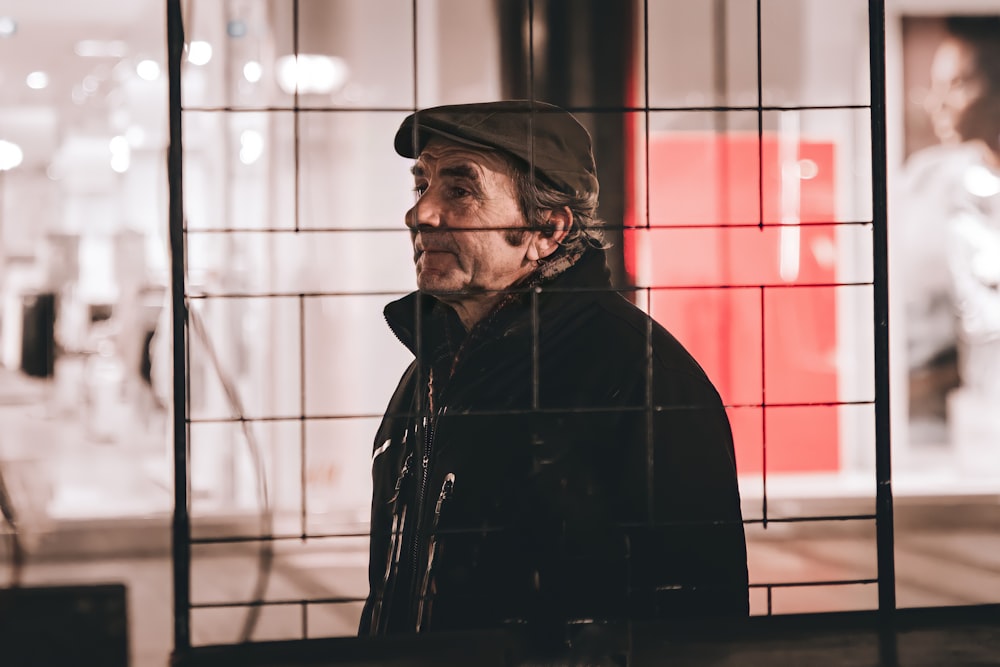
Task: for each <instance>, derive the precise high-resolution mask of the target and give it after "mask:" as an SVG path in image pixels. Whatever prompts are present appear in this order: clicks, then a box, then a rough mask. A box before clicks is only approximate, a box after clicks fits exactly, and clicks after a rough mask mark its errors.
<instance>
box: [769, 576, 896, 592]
mask: <svg viewBox="0 0 1000 667" xmlns="http://www.w3.org/2000/svg"><path fill="white" fill-rule="evenodd" d="M875 583H878V578H874V579H828V580H825V581H780V582H772V583H769V584H750V588H766V589H768V590H772V589H775V588H812V587H814V586H859V585H869V584H875Z"/></svg>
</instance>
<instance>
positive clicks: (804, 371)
mask: <svg viewBox="0 0 1000 667" xmlns="http://www.w3.org/2000/svg"><path fill="white" fill-rule="evenodd" d="M759 146H762V147H763V149H762V150H761V149H760V148H759ZM797 150H798V158H799V161H800V164H801V163H802V161H811V164H810V165H808V166H810V167H811V166H815V173H814V174H813V173H810V172H811V169H807V172H806V173H807V175H808V176H810V177H809V178H802V179H798V185H799V189H798V193H797V196H798V209H797V211H795V210H793V211H792V213H797V215H798V219H799V220H801V221H802V222H832V221H833V220H834V180H833V164H834V152H833V146H832V145H831V144H829V143H822V142H802V143H800V144H799V146H798V147H797ZM761 157H762V158H763V169H762V170H760V169H759V168H758V163H759V161H760V159H761ZM649 164H650V174H649V179H648V187H649V219H650V220H649V221H650V225H651V227H653V229H651V230H648V231H647V230H643V231H639V232H630V233H627V234H626V236H625V254H626V266H627V267H629V269H630V270H631V271H633V272H639V273H640V275H639V276H638V277H639V278H640V279H641V281H642V283H643V284H644V285H649V286H651V287H654V288H657V287H666V288H670V289H659V290H657V289H654V291H653V292H652V297H651V303H650V312H651V313H652V314H653V316H654V317H655V318H656V319H657V320H658V321H660V322H662V323H663V324H664V325H665V326H666V327H667V328H668V329H670V331H671V332H673V333H674V335H676V336H677V337H678V338H679V339H680V340H681V342H683V343H684V344H685V345H686V346H687V347H688V349H689V350H691V352H692V354H694V356H695V357H696V358H697V359H698V360H699V361H700V362H701V363H702V365H703V366H704V367H705V369H706V371H707V372H708V374H709V375H710V376H711V377H712V379H713V381H714V382H715V383H716V385H717V386H718V388H719V390H720V392H721V393H722V395H723V399H724V400H725V401H726V402H727V403H728V404H731V405H747V404H760V403H761V402H763V401H764V398H765V397H766V402H767V403H815V402H832V401H836V400H837V369H836V364H835V358H836V333H835V332H836V326H835V325H836V300H835V291H834V290H835V288H833V287H823V288H818V287H808V288H806V287H796V288H784V287H776V288H768V289H764V290H761V289H760V288H759V287H755V285H795V284H825V285H830V284H832V283H834V282H835V273H834V270H835V267H832V266H825V265H821V264H820V263H819V262H817V261H816V257H815V254H814V253H813V252H811V248H813V247H815V246H816V245H817V244H825V245H833V244H835V242H836V239H835V236H834V227H832V226H826V225H824V226H816V227H801V226H795V227H786V228H775V227H767V228H762V229H757V228H749V229H747V228H740V229H726V228H725V225H731V224H757V223H758V222H759V221H760V220H761V214H763V218H764V221H765V222H767V223H777V222H779V221H781V219H782V218H781V214H782V212H783V210H782V209H786V210H785V211H784V212H785V213H788V210H787V209H788V207H789V204H788V200H786V201H785V202H782V199H781V198H782V192H781V185H782V184H781V174H780V171H779V168H778V142H777V139H776V138H775V137H773V136H769V135H765V136H764V138H763V143H762V144H761V143H759V142H758V138H757V135H756V134H752V135H750V134H747V135H742V134H736V135H725V136H723V135H716V134H706V133H684V134H676V135H654V136H653V137H651V138H650V146H649ZM761 174H763V200H762V202H761V199H760V195H761V188H760V186H759V183H760V182H761V179H760V175H761ZM787 183H788V181H787V177H786V184H787ZM793 185H794V182H793ZM794 201H795V200H794V199H793V200H792V202H793V203H794ZM643 217H644V216H643ZM632 218H633V219H632V220H630V221H629V222H630V224H636V220H635V218H636V216H635V215H634V214H633V215H632ZM641 222H642V221H640V224H641ZM691 225H698V226H699V227H698V228H693V229H688V228H684V227H687V226H691ZM783 247H784V251H783V250H782V248H783ZM782 261H784V262H785V264H784V266H782ZM632 277H633V278H637V276H636V274H635V273H633V276H632ZM733 285H737V286H740V287H739V288H729V289H727V288H722V289H719V288H718V287H722V286H733ZM678 286H688V287H690V289H674V288H676V287H678ZM696 287H701V288H702V289H695V288H696ZM704 287H716V289H703V288H704ZM762 314H763V318H764V320H763V327H762V326H761V324H762V323H761V316H762ZM762 331H763V344H762V340H761V335H762ZM762 355H763V359H762ZM775 411H778V412H779V413H780V414H772V413H773V412H775ZM740 412H743V413H746V412H747V411H732V412H731V416H732V417H733V420H732V423H733V431H734V435H735V437H736V446H737V460H738V464H739V468H740V472H741V473H748V472H758V471H760V470H761V469H762V467H763V460H764V457H763V455H762V453H761V451H760V450H761V448H762V445H763V438H764V437H766V438H767V449H768V451H767V468H768V470H769V471H787V472H793V471H795V472H804V471H821V470H822V471H829V470H836V469H837V468H838V460H839V455H838V432H837V408H836V407H833V406H820V407H811V406H810V407H797V408H791V407H790V408H780V409H778V408H768V409H767V410H766V415H767V416H766V422H765V424H766V428H765V429H762V428H761V422H760V418H759V415H758V417H757V418H756V419H752V418H747V419H743V418H740V417H737V416H736V415H737V414H739V413H740ZM750 412H753V411H750ZM804 434H808V437H807V438H806V437H804Z"/></svg>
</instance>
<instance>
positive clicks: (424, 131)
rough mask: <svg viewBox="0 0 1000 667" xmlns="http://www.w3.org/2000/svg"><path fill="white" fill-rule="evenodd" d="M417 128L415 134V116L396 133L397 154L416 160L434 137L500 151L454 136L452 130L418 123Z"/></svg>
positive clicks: (394, 142)
mask: <svg viewBox="0 0 1000 667" xmlns="http://www.w3.org/2000/svg"><path fill="white" fill-rule="evenodd" d="M416 128H417V129H416V132H414V122H413V116H410V117H409V118H407V119H406V120H404V121H403V124H402V125H400V127H399V129H398V130H397V131H396V137H395V139H393V147H394V148H395V149H396V153H398V154H399V155H401V156H403V157H408V158H416V157H417V156H419V155H420V153H421V151H423V150H424V148H425V147H426V146H427V144H428V143H429V142H430V140H431V139H433V138H434V137H440V138H442V139H447V140H448V141H451V142H454V143H456V144H462V145H464V146H472V147H473V148H479V149H481V150H488V151H495V150H498V149H497V147H496V146H490V145H488V144H483V143H479V142H476V141H473V140H471V139H468V138H467V137H461V136H459V135H457V134H454V133H452V132H451V131H450V128H441V127H434V126H432V125H426V124H423V123H418V124H417V125H416Z"/></svg>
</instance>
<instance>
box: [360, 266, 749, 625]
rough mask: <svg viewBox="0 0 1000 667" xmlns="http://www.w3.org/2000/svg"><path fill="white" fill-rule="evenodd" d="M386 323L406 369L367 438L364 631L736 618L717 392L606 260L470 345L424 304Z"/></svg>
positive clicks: (517, 300) (568, 274)
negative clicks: (615, 280)
mask: <svg viewBox="0 0 1000 667" xmlns="http://www.w3.org/2000/svg"><path fill="white" fill-rule="evenodd" d="M385 317H386V321H387V322H388V324H389V326H390V327H391V328H392V330H393V331H394V332H395V334H396V335H397V336H398V338H399V339H400V341H402V342H403V344H405V345H406V346H407V347H408V348H409V349H410V350H411V351H413V352H414V354H415V356H416V357H417V360H418V361H419V363H418V361H414V363H413V364H412V365H411V366H410V367H409V368H408V369H407V371H406V373H405V374H404V375H403V377H402V380H401V381H400V384H399V387H398V388H397V389H396V392H395V394H394V395H393V397H392V399H391V401H390V403H389V407H388V410H387V412H386V414H385V417H384V419H383V421H382V425H381V427H380V428H379V431H378V435H377V437H376V439H375V447H374V453H373V461H372V476H373V480H374V492H373V498H372V514H371V560H370V564H369V583H370V594H369V596H368V600H367V602H366V604H365V607H364V612H363V614H362V617H361V624H360V633H361V634H363V635H365V634H386V633H399V632H414V631H417V630H421V631H423V630H459V629H472V628H487V627H497V626H500V625H502V624H505V623H529V624H534V625H535V626H538V627H541V626H546V625H550V624H555V625H559V624H562V623H565V622H567V621H573V620H577V619H618V618H623V617H629V618H653V617H669V616H685V617H691V616H697V615H708V616H716V615H724V616H744V615H746V614H747V568H746V546H745V542H744V533H743V524H742V519H741V514H740V504H739V492H738V489H737V484H736V468H735V462H734V454H733V443H732V436H731V432H730V428H729V422H728V419H727V417H726V413H725V410H724V408H723V405H722V401H721V400H720V398H719V395H718V393H717V392H716V390H715V388H714V387H713V386H712V384H711V382H710V381H709V379H708V377H707V376H706V375H705V373H704V372H703V371H702V369H701V367H700V366H699V365H698V364H697V362H695V360H694V359H693V358H692V357H691V356H690V355H689V354H688V352H687V351H686V350H685V349H684V348H683V347H682V346H681V344H680V343H679V342H678V341H677V340H676V339H675V338H674V337H673V336H671V335H670V333H669V332H667V331H666V329H664V328H663V327H661V326H660V325H659V324H657V323H656V322H654V321H653V320H651V319H650V318H648V317H647V316H646V315H645V314H644V313H643V312H642V311H640V310H639V309H638V308H636V307H635V306H633V305H632V304H631V303H630V302H628V301H627V300H626V299H625V298H623V297H622V296H621V295H619V294H618V293H615V292H613V291H612V290H611V287H610V282H609V279H608V272H607V268H606V265H605V260H604V254H603V253H602V252H600V251H596V250H589V251H587V252H586V253H585V254H584V255H583V257H582V258H581V259H580V260H579V261H578V262H577V263H576V264H575V265H573V266H572V267H570V268H569V269H567V270H566V271H565V272H563V273H561V274H559V275H558V276H556V277H555V278H554V279H552V280H550V281H548V282H544V283H542V284H540V285H537V286H535V285H532V286H531V287H530V288H529V289H525V290H522V291H521V292H520V293H517V294H515V295H512V296H511V297H509V298H508V299H507V303H505V305H504V306H503V307H501V308H499V309H498V310H496V311H494V313H493V314H492V315H491V316H490V317H488V318H487V319H486V320H485V321H484V322H481V323H480V324H479V325H477V326H476V327H475V328H474V329H473V331H472V332H471V333H470V334H469V335H468V336H466V335H465V332H464V329H462V327H461V324H460V322H459V320H458V318H457V316H456V315H455V313H454V312H453V311H452V310H451V309H450V308H447V307H446V306H444V305H443V304H441V303H440V302H437V301H436V300H435V299H434V298H432V297H429V296H426V295H419V294H417V293H414V294H410V295H408V296H406V297H404V298H402V299H400V300H398V301H395V302H393V303H390V304H389V305H388V306H386V308H385ZM418 323H419V327H418ZM418 331H419V335H418ZM536 343H537V344H536ZM429 376H430V377H432V378H433V382H432V386H433V390H432V394H433V395H432V396H431V397H429V396H428V386H429V384H430V383H429V382H428V377H429Z"/></svg>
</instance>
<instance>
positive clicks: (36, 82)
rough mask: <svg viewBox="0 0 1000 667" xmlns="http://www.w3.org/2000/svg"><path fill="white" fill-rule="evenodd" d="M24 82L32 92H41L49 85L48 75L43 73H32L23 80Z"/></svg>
mask: <svg viewBox="0 0 1000 667" xmlns="http://www.w3.org/2000/svg"><path fill="white" fill-rule="evenodd" d="M24 82H25V83H26V84H28V88H31V89H32V90H42V89H43V88H47V87H48V85H49V75H48V74H46V73H45V72H32V73H31V74H29V75H28V76H27V77H26V78H25V79H24Z"/></svg>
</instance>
